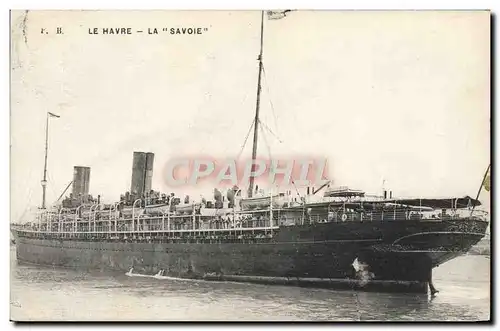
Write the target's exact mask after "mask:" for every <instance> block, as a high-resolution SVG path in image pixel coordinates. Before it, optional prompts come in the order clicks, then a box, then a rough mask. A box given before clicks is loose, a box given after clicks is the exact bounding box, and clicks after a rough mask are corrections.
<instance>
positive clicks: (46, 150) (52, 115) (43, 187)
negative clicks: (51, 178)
mask: <svg viewBox="0 0 500 331" xmlns="http://www.w3.org/2000/svg"><path fill="white" fill-rule="evenodd" d="M51 117H55V118H59V117H60V116H59V115H56V114H54V113H51V112H47V122H46V124H45V162H44V164H43V179H42V209H45V193H46V189H47V154H48V152H49V119H50V118H51Z"/></svg>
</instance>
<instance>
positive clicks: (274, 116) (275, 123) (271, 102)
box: [262, 63, 278, 131]
mask: <svg viewBox="0 0 500 331" xmlns="http://www.w3.org/2000/svg"><path fill="white" fill-rule="evenodd" d="M262 72H263V73H264V80H265V82H266V89H267V94H268V95H269V104H270V106H271V110H272V112H273V118H274V127H275V128H276V131H278V119H277V117H276V112H275V111H274V105H273V99H272V98H271V91H270V90H269V82H268V81H267V75H266V69H265V67H264V63H262Z"/></svg>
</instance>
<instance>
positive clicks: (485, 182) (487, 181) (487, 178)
mask: <svg viewBox="0 0 500 331" xmlns="http://www.w3.org/2000/svg"><path fill="white" fill-rule="evenodd" d="M490 185H491V182H490V172H489V171H488V174H487V175H486V176H485V177H484V180H483V187H484V189H485V190H486V191H487V192H489V191H490V189H491V186H490Z"/></svg>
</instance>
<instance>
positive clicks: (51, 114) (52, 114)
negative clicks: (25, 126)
mask: <svg viewBox="0 0 500 331" xmlns="http://www.w3.org/2000/svg"><path fill="white" fill-rule="evenodd" d="M49 116H50V117H57V118H59V117H61V116H59V115H56V114H54V113H51V112H50V111H49Z"/></svg>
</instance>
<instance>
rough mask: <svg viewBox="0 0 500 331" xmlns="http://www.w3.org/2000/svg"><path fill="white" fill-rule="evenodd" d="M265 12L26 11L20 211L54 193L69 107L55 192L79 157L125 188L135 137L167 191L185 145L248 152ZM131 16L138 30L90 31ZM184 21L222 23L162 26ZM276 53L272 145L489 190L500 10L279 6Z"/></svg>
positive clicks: (16, 79) (269, 46)
mask: <svg viewBox="0 0 500 331" xmlns="http://www.w3.org/2000/svg"><path fill="white" fill-rule="evenodd" d="M260 17H261V13H260V12H258V11H233V12H228V11H211V12H209V11H191V12H187V11H186V12H181V11H177V12H175V11H136V12H134V11H107V12H106V11H101V12H99V11H73V12H69V11H30V12H28V13H27V15H26V14H25V12H22V11H13V12H12V19H11V220H14V221H17V220H19V219H20V217H21V216H22V215H23V213H24V211H25V210H26V208H28V207H36V206H40V204H41V191H42V190H41V185H40V180H41V179H42V176H43V161H44V139H45V119H46V112H48V111H50V112H53V113H56V114H58V115H60V116H61V117H60V118H52V119H51V120H50V126H49V128H50V131H49V155H48V176H49V183H48V188H47V201H48V203H52V202H54V201H55V200H56V199H57V198H58V197H59V195H60V194H61V193H62V191H63V190H64V189H65V187H66V185H68V183H69V182H70V181H71V180H72V174H73V166H75V165H81V166H89V167H91V168H92V170H91V175H90V191H91V193H92V194H93V195H94V196H97V195H98V194H100V195H101V196H102V197H103V200H104V201H105V202H106V201H107V202H112V201H116V200H118V199H119V196H120V194H122V193H124V192H126V191H127V190H129V189H130V176H131V170H132V154H133V152H134V151H144V152H154V153H155V172H154V176H153V188H154V189H155V190H160V191H165V192H171V191H172V188H170V187H168V186H167V185H166V181H165V178H163V177H164V176H163V174H162V170H163V169H164V167H165V165H166V163H167V162H168V161H169V160H170V159H171V158H173V157H177V156H190V155H194V156H197V155H211V156H214V157H236V156H237V155H238V154H239V152H240V150H241V146H242V144H243V142H244V140H245V137H246V135H247V132H248V129H249V126H250V125H251V123H252V120H253V117H254V114H255V103H256V86H257V73H258V61H257V56H258V53H259V44H260V39H259V37H260ZM57 27H61V28H62V31H63V34H60V35H58V34H56V33H55V31H56V28H57ZM117 27H120V28H121V27H125V28H128V27H130V28H131V29H132V31H134V33H133V34H132V35H102V34H97V35H91V34H89V29H93V28H98V30H100V31H102V28H117ZM171 27H174V28H175V27H179V28H182V27H186V28H188V27H200V28H202V30H203V29H204V28H206V29H207V30H206V31H205V30H203V33H202V34H201V35H170V34H168V33H166V32H163V31H160V32H159V33H158V34H157V35H149V34H148V33H147V31H148V28H150V29H151V30H152V29H153V28H157V30H162V28H168V29H169V28H171ZM42 28H44V29H46V30H45V31H48V33H47V34H44V33H41V31H42V30H41V29H42ZM136 30H143V31H144V32H143V33H142V34H137V33H135V31H136ZM263 62H264V69H265V74H264V75H263V80H262V98H261V120H262V121H263V122H264V123H265V124H266V125H267V126H268V127H269V128H270V129H271V130H272V131H273V132H274V133H275V134H276V135H277V136H278V137H279V140H278V139H275V138H273V136H272V135H270V134H266V139H265V140H264V139H263V137H262V135H261V139H260V140H259V155H261V156H263V157H268V156H269V151H270V153H271V156H278V155H283V156H286V157H287V158H290V157H292V158H293V157H296V156H299V155H304V154H308V155H317V156H320V157H325V158H327V159H328V162H329V166H330V168H329V174H330V179H332V180H333V183H334V185H335V186H341V185H342V186H343V185H347V186H350V187H353V188H358V189H363V190H366V191H367V192H369V193H377V194H379V193H380V191H381V189H382V183H383V182H384V181H385V184H384V185H385V187H386V188H387V189H390V190H392V191H393V192H394V194H395V195H396V196H415V197H418V196H465V195H469V196H472V197H475V195H476V194H477V190H478V188H479V186H480V184H481V180H482V177H483V175H484V171H485V170H486V168H487V166H488V164H489V163H490V153H489V151H490V15H489V13H488V12H481V11H477V12H467V11H460V12H443V11H441V12H430V11H428V12H415V11H410V12H383V11H379V12H363V11H347V12H335V11H295V12H291V13H289V14H288V15H287V17H285V18H284V19H280V20H265V21H264V55H263ZM250 142H251V137H250V138H249V142H248V143H247V144H246V146H245V149H244V151H243V155H245V156H246V157H249V156H250V155H251V143H250ZM267 145H269V148H268V147H267ZM176 190H177V192H179V193H180V191H181V190H180V189H176ZM193 190H194V191H196V192H193V193H191V192H186V193H188V194H191V195H192V196H194V195H197V194H200V193H206V195H208V196H210V195H211V190H212V188H211V187H203V188H199V189H198V190H197V189H193ZM183 193H184V192H183ZM180 195H182V194H180ZM481 199H483V200H485V201H484V202H485V203H487V204H489V198H488V196H487V194H482V196H481Z"/></svg>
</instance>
